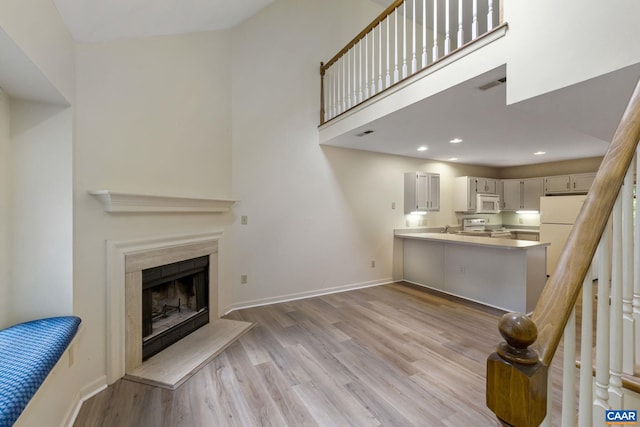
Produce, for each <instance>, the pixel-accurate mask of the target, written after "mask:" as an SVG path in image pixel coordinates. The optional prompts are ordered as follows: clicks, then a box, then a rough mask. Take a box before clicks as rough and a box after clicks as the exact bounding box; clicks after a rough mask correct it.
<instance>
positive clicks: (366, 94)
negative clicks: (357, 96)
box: [362, 33, 370, 101]
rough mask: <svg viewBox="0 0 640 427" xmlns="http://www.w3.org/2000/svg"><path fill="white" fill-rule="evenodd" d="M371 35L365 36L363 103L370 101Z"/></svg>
mask: <svg viewBox="0 0 640 427" xmlns="http://www.w3.org/2000/svg"><path fill="white" fill-rule="evenodd" d="M369 34H370V33H367V34H366V35H365V36H364V97H363V99H362V100H363V101H364V100H367V99H369Z"/></svg>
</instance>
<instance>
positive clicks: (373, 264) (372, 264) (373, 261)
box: [371, 260, 376, 268]
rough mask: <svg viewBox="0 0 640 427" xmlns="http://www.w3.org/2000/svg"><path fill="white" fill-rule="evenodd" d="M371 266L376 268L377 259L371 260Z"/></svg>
mask: <svg viewBox="0 0 640 427" xmlns="http://www.w3.org/2000/svg"><path fill="white" fill-rule="evenodd" d="M371 268H376V261H375V260H372V261H371Z"/></svg>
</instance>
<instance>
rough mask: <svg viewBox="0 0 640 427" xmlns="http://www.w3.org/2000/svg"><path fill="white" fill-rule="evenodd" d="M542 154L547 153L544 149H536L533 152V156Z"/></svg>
mask: <svg viewBox="0 0 640 427" xmlns="http://www.w3.org/2000/svg"><path fill="white" fill-rule="evenodd" d="M543 154H547V152H546V151H536V152H535V153H533V155H534V156H542V155H543Z"/></svg>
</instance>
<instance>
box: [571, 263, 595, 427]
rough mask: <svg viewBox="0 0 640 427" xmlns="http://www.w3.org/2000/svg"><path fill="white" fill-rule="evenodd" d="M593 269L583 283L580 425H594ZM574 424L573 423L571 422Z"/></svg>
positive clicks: (587, 426) (579, 426) (590, 426)
mask: <svg viewBox="0 0 640 427" xmlns="http://www.w3.org/2000/svg"><path fill="white" fill-rule="evenodd" d="M591 275H592V273H591V269H589V271H587V276H586V277H585V279H584V283H583V284H582V324H581V329H580V402H579V404H578V407H579V408H580V412H579V413H578V427H592V422H593V415H592V410H593V407H592V402H593V373H592V369H593V362H592V360H591V357H592V356H591V351H592V349H593V282H592V281H591ZM565 342H566V341H565ZM571 425H573V424H571Z"/></svg>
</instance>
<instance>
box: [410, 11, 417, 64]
mask: <svg viewBox="0 0 640 427" xmlns="http://www.w3.org/2000/svg"><path fill="white" fill-rule="evenodd" d="M412 17H413V37H412V43H411V46H412V52H413V55H412V57H411V72H412V73H415V72H416V71H418V60H417V59H416V0H413V16H412Z"/></svg>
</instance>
